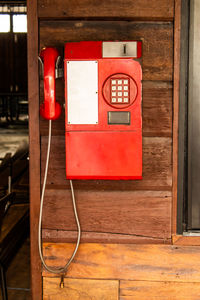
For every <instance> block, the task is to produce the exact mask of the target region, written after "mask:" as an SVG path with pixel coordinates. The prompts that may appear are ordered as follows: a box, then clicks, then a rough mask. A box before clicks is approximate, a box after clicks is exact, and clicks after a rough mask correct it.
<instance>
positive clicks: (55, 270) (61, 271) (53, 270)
mask: <svg viewBox="0 0 200 300" xmlns="http://www.w3.org/2000/svg"><path fill="white" fill-rule="evenodd" d="M51 123H52V122H51V120H49V136H48V148H47V158H46V166H45V173H44V181H43V186H42V194H41V199H40V214H39V223H38V247H39V254H40V258H41V261H42V264H43V266H44V267H45V269H46V270H47V271H48V272H50V273H54V274H62V275H63V274H65V273H66V271H67V269H68V267H69V265H70V264H71V262H72V261H73V259H74V257H75V255H76V252H77V250H78V247H79V244H80V238H81V226H80V222H79V218H78V213H77V209H76V199H75V195H74V188H73V183H72V180H70V181H69V182H70V188H71V194H72V204H73V209H74V216H75V219H76V224H77V228H78V237H77V242H76V247H75V249H74V252H73V254H72V256H71V258H70V259H69V261H68V262H67V263H66V265H65V266H64V267H63V268H51V267H49V266H47V264H46V263H45V260H44V257H43V252H42V239H41V226H42V211H43V202H44V193H45V189H46V181H47V173H48V166H49V155H50V148H51Z"/></svg>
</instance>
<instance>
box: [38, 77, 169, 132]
mask: <svg viewBox="0 0 200 300" xmlns="http://www.w3.org/2000/svg"><path fill="white" fill-rule="evenodd" d="M142 92H143V95H142V120H143V122H142V123H143V124H142V127H143V133H142V134H143V136H144V137H147V136H157V137H164V136H165V137H171V136H172V84H171V83H168V82H158V81H157V82H155V81H154V82H152V81H144V82H143V83H142ZM40 95H41V101H43V99H44V97H43V81H42V80H41V81H40ZM56 99H57V101H58V102H60V103H61V104H64V80H62V79H58V80H57V81H56ZM40 133H41V135H47V134H48V122H47V121H46V120H44V119H43V118H41V119H40ZM64 133H65V114H64V108H63V109H62V115H61V117H60V118H59V119H58V120H56V121H54V122H53V131H52V134H53V135H64Z"/></svg>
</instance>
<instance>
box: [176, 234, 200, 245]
mask: <svg viewBox="0 0 200 300" xmlns="http://www.w3.org/2000/svg"><path fill="white" fill-rule="evenodd" d="M172 244H173V245H181V246H200V236H183V235H173V236H172Z"/></svg>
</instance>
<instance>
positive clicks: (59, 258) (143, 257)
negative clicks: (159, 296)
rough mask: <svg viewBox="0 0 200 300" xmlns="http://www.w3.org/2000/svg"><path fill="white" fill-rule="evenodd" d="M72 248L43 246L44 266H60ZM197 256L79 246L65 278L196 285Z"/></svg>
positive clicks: (178, 250)
mask: <svg viewBox="0 0 200 300" xmlns="http://www.w3.org/2000/svg"><path fill="white" fill-rule="evenodd" d="M73 249H74V245H73V244H53V243H45V244H44V255H45V258H46V262H47V264H48V265H50V266H63V265H64V264H65V263H66V260H67V259H68V258H69V257H70V255H71V254H72V252H73ZM199 255H200V247H192V248H191V247H188V246H169V245H130V244H128V245H122V244H119V245H117V244H81V245H80V248H79V251H78V253H77V256H76V258H75V260H74V262H73V263H72V265H71V266H70V268H69V270H68V272H67V277H70V278H88V279H89V278H91V279H92V278H98V279H124V280H141V281H143V280H144V281H176V282H198V283H199V282H200V260H199ZM43 275H44V276H52V275H51V274H48V273H47V272H46V271H44V272H43Z"/></svg>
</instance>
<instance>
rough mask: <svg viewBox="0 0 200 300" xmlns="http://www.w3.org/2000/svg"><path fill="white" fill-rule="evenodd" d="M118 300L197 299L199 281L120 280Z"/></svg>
mask: <svg viewBox="0 0 200 300" xmlns="http://www.w3.org/2000/svg"><path fill="white" fill-rule="evenodd" d="M119 299H120V300H155V299H156V300H172V299H173V300H199V299H200V283H199V282H198V283H185V282H152V281H151V282H150V281H123V280H122V281H121V282H120V298H119Z"/></svg>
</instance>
